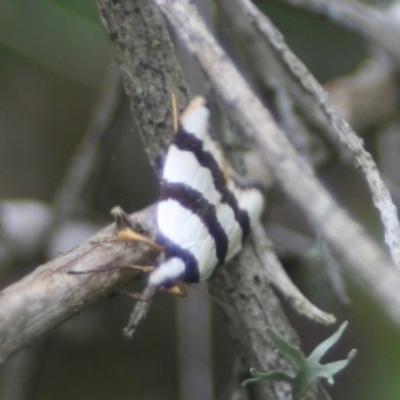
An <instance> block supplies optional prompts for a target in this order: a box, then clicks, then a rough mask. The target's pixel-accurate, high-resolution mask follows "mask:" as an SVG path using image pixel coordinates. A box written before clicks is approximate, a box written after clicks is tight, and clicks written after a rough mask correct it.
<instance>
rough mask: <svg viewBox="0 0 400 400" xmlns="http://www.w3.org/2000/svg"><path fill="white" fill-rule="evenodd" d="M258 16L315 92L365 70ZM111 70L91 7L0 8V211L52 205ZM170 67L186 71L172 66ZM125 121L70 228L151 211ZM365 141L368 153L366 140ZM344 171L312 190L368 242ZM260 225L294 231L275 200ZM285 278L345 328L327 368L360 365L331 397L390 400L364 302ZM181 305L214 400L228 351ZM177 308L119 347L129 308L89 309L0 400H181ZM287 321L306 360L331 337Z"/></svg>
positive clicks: (357, 46)
mask: <svg viewBox="0 0 400 400" xmlns="http://www.w3.org/2000/svg"><path fill="white" fill-rule="evenodd" d="M197 3H201V4H199V5H200V9H201V10H202V13H203V14H204V15H206V16H207V19H208V23H209V24H210V26H211V27H212V26H213V23H214V21H216V19H217V15H216V10H215V9H214V8H213V7H212V5H211V4H209V3H208V2H206V1H201V0H198V1H197ZM268 3H269V2H268V1H264V2H261V1H259V2H258V5H259V6H260V7H261V8H262V9H263V10H264V11H265V12H266V13H267V14H268V15H269V17H270V18H271V19H272V20H273V22H274V23H275V24H276V25H277V27H278V28H279V29H281V30H282V32H283V33H284V35H285V39H286V40H287V42H288V44H289V45H290V46H291V48H292V49H293V50H294V51H295V53H296V54H297V55H298V56H299V57H300V58H301V59H302V60H303V61H304V63H305V64H306V65H307V67H308V68H309V69H310V70H311V72H312V73H313V74H315V76H316V77H317V79H318V80H320V81H321V82H327V81H329V80H331V79H332V78H334V77H337V76H339V75H343V74H347V73H349V72H351V71H352V70H354V69H355V68H356V67H357V65H358V64H359V63H360V61H361V60H362V58H363V57H364V56H365V48H364V45H363V42H362V41H361V40H359V39H358V38H357V37H355V36H353V35H351V34H349V33H348V32H344V31H343V30H341V29H339V28H337V27H334V26H332V25H330V24H329V23H327V22H326V21H322V20H321V21H319V20H317V19H312V18H310V17H307V16H306V15H302V14H299V13H294V12H290V11H288V10H287V9H280V8H277V7H273V6H271V5H269V4H268ZM218 18H219V20H220V18H222V17H221V16H218ZM215 30H217V29H215ZM219 31H220V30H219ZM221 34H222V33H221ZM112 57H113V55H112V51H111V45H110V43H109V40H108V36H107V34H106V32H105V30H104V29H103V27H102V25H101V23H100V21H99V16H98V12H97V6H96V2H95V1H94V0H90V1H88V0H86V1H82V0H57V1H56V0H54V1H44V0H43V1H41V0H14V1H12V2H6V1H2V2H1V12H0V200H9V199H19V198H33V199H38V200H42V201H44V202H46V203H51V202H52V201H53V200H54V198H55V196H56V192H57V190H58V189H59V185H60V182H61V178H62V177H63V176H65V174H66V171H67V169H68V166H69V164H70V162H71V158H72V156H73V155H74V153H75V151H76V149H77V147H78V145H79V143H80V140H81V138H82V137H83V134H84V132H85V129H86V127H87V125H88V124H89V121H90V118H91V116H92V115H93V113H94V108H95V105H96V104H97V102H98V98H99V92H100V87H101V85H102V82H103V80H104V79H105V76H106V73H107V70H108V69H109V66H110V63H111V60H112ZM181 57H182V58H185V56H184V54H181ZM185 60H186V61H185V63H184V64H185V67H186V72H187V76H188V77H189V78H190V77H191V76H192V75H194V76H195V78H194V79H195V81H192V82H189V83H191V85H192V88H194V89H193V92H194V93H195V92H197V91H201V90H204V88H202V87H203V84H202V82H201V81H199V78H198V74H197V73H195V74H193V71H192V70H191V68H194V67H193V65H191V61H190V60H189V61H188V60H187V59H186V58H185ZM191 79H193V77H192V78H191ZM131 118H132V117H131V115H130V110H129V105H128V104H127V100H126V99H124V100H123V103H122V105H121V106H120V108H119V111H118V113H117V121H116V122H115V123H114V124H113V127H112V135H113V136H112V137H113V138H114V139H115V140H114V143H113V145H112V146H113V147H112V150H111V151H110V152H109V155H108V160H107V163H106V166H105V167H104V168H103V170H104V172H102V174H101V179H99V180H98V182H96V184H95V185H94V187H93V188H92V189H91V190H92V192H91V195H90V200H89V203H88V204H89V205H90V207H88V209H86V210H85V211H86V213H85V215H77V216H79V217H85V218H88V219H90V221H92V222H95V223H97V224H99V226H102V225H106V224H108V223H110V222H111V218H110V217H109V210H110V209H111V208H112V207H113V206H115V205H121V206H122V207H123V208H124V209H125V210H126V211H129V212H133V211H135V210H139V209H141V208H142V207H144V206H146V205H148V204H150V203H152V202H154V201H155V200H156V199H157V190H158V184H157V179H156V176H155V174H154V173H153V171H152V170H151V168H150V166H149V163H148V161H147V159H146V156H145V154H144V151H143V148H142V143H141V139H140V138H139V137H137V135H135V132H134V130H133V127H132V122H131ZM366 141H367V144H370V145H371V150H372V151H374V148H373V140H370V142H371V143H369V141H368V138H367V139H366ZM344 168H345V167H338V166H335V165H329V166H326V167H325V168H324V169H323V170H322V171H320V176H321V177H322V178H323V179H324V182H325V183H326V185H327V186H328V187H329V189H330V190H331V191H332V192H333V193H334V194H335V196H336V197H337V198H338V199H339V201H340V202H341V203H342V204H345V205H346V207H348V208H349V209H350V210H351V213H352V214H353V215H354V216H355V217H356V218H358V219H360V220H362V222H363V224H364V225H365V226H368V227H369V228H370V229H371V233H372V234H373V235H375V236H376V237H379V235H380V233H381V232H380V228H379V224H378V222H377V220H376V217H375V216H374V212H373V210H372V207H371V204H370V202H369V201H368V198H369V195H368V192H367V190H366V188H365V185H364V184H363V182H362V179H360V177H359V176H358V175H357V173H356V171H354V170H353V169H351V168H350V167H349V168H348V170H343V169H344ZM343 176H346V178H343ZM297 212H298V211H297ZM269 217H270V218H271V219H272V220H274V221H279V222H282V223H285V221H286V222H288V223H289V224H290V222H292V221H293V218H294V219H296V221H297V219H298V220H299V223H301V220H302V218H301V217H298V216H297V214H296V210H293V206H292V205H291V204H290V202H287V201H284V200H282V203H281V204H275V209H274V211H273V212H271V215H270V216H269ZM285 265H286V266H287V268H288V271H289V272H290V273H291V274H292V276H293V278H294V279H295V280H296V282H297V283H298V284H299V286H300V287H301V289H302V290H303V291H304V292H305V293H306V295H307V296H309V297H310V298H311V299H312V300H313V301H315V302H316V303H317V304H318V305H319V306H320V307H321V308H322V309H324V310H327V311H330V312H333V313H335V314H336V315H337V316H338V318H339V320H349V322H350V325H349V328H348V330H347V331H346V332H345V334H344V337H343V339H342V340H341V342H340V344H339V345H338V346H337V349H336V353H335V354H334V355H332V359H329V360H326V361H332V360H335V359H338V358H344V357H345V356H346V355H347V353H348V352H349V351H350V350H351V349H352V348H357V349H358V351H359V352H358V355H357V357H356V359H355V360H354V361H353V362H352V363H351V365H350V366H349V367H348V368H346V370H345V371H344V372H342V373H341V374H339V376H337V379H336V381H337V382H336V385H335V386H334V387H333V389H332V390H331V393H332V397H333V398H334V399H364V400H366V399H371V400H373V399H378V398H379V399H386V400H392V399H393V400H394V399H398V398H400V381H399V379H398V376H399V373H400V362H399V358H400V340H399V332H398V331H397V330H395V328H394V327H393V326H392V325H391V323H390V322H389V321H388V320H386V319H385V317H384V316H383V314H382V312H381V311H380V310H379V309H378V307H377V306H375V305H374V304H371V300H370V299H369V297H368V293H364V292H363V290H362V288H361V287H359V286H358V285H357V282H354V281H352V280H351V279H347V280H346V284H347V285H348V294H349V296H350V297H351V300H352V304H351V306H350V307H347V308H344V307H341V306H339V305H338V303H337V302H336V300H335V296H334V295H333V294H332V293H331V292H330V291H329V289H327V286H328V285H327V286H325V284H324V283H326V282H324V280H323V278H322V280H321V279H319V277H318V268H317V266H316V265H314V266H313V265H312V262H310V265H311V266H310V265H308V266H306V265H301V264H299V263H297V262H296V260H291V259H290V258H288V259H286V260H285ZM35 266H36V265H35V264H34V263H28V264H26V263H21V262H19V263H17V262H16V263H15V265H11V266H8V269H7V274H6V273H2V274H1V275H0V276H1V277H2V278H3V277H4V279H3V282H0V284H1V287H4V286H5V284H6V283H9V282H10V280H17V279H18V278H19V277H21V276H23V275H25V274H27V273H29V271H30V270H32V269H33V268H35ZM313 268H314V269H313ZM13 269H14V270H13ZM10 276H12V278H10ZM192 295H193V296H194V297H196V298H200V300H199V302H200V303H199V304H200V306H199V307H200V310H201V312H202V313H203V312H204V313H206V314H207V309H208V308H209V309H210V310H211V313H210V315H212V319H211V322H210V329H209V328H208V325H206V329H205V332H206V333H207V331H208V332H209V337H210V339H211V343H212V345H211V350H212V356H211V357H210V358H211V360H212V365H211V367H210V371H212V375H213V378H212V380H213V381H212V391H213V392H214V398H223V393H224V390H225V389H226V386H227V384H228V382H229V377H230V375H231V370H232V368H233V360H234V345H233V343H231V341H230V339H229V334H228V332H227V331H226V328H225V326H224V322H223V318H222V316H221V315H220V312H219V310H218V307H217V306H216V305H215V304H214V303H213V301H212V299H210V298H209V296H208V295H206V294H205V293H204V290H197V291H194V293H192ZM185 301H186V300H178V301H176V300H175V299H172V298H170V297H169V296H160V297H159V298H157V300H156V301H155V302H154V304H153V306H152V310H151V312H150V315H149V317H148V319H147V320H146V322H145V323H144V324H143V326H142V327H141V328H140V329H139V331H138V333H137V335H136V336H135V337H134V339H133V340H132V341H127V340H126V339H125V338H124V337H123V336H122V333H121V331H122V328H123V326H124V324H125V323H126V322H127V319H128V315H129V312H130V311H131V307H132V302H131V300H129V299H126V298H121V297H113V298H110V299H106V300H104V301H102V302H101V303H99V304H97V305H96V306H94V307H91V308H90V309H88V310H86V311H85V312H83V313H82V314H81V315H79V316H78V317H76V318H74V319H73V320H71V321H69V322H67V323H65V324H64V325H63V326H61V327H59V328H58V329H57V330H56V331H55V332H52V333H50V334H48V335H47V337H46V338H43V339H41V340H39V341H38V343H36V344H35V345H33V346H31V347H30V349H29V350H28V351H25V352H24V354H23V353H21V354H20V355H17V356H16V357H15V358H14V359H13V360H12V362H10V363H9V364H8V366H7V367H6V368H5V369H3V371H2V372H0V398H1V399H6V400H10V399H13V400H17V399H35V400H38V399H41V400H47V399H58V400H63V399H74V400H81V399H82V400H83V399H85V400H89V399H97V400H101V399H116V400H124V399H140V400H145V399H171V400H172V399H178V398H181V399H183V398H184V397H182V396H181V397H180V393H181V392H182V382H181V380H182V376H184V375H182V374H181V372H182V371H181V370H180V368H181V367H180V366H179V362H178V359H179V357H180V354H179V350H178V349H179V348H180V347H179V338H180V335H181V334H182V332H184V329H183V330H182V327H181V326H180V324H181V323H182V318H181V315H182V312H181V310H180V308H181V307H182V306H183V305H182V303H184V302H185ZM286 309H287V312H288V315H289V317H290V318H291V319H292V321H293V323H294V325H295V327H296V328H297V330H298V332H299V335H300V337H301V340H302V342H303V344H304V350H305V352H306V353H309V352H310V351H311V350H312V349H313V347H314V346H315V345H316V344H317V343H319V342H320V341H322V340H323V339H324V338H326V337H327V336H329V335H330V334H331V333H332V332H333V330H334V328H329V329H328V328H324V327H320V326H316V325H315V324H313V323H311V322H309V321H305V320H304V319H301V318H298V317H296V316H295V315H294V313H293V312H292V311H291V310H290V309H289V308H288V307H286ZM204 310H205V311H204ZM199 312H200V311H199ZM177 316H178V317H177ZM201 323H202V324H203V323H204V322H201ZM207 356H208V355H207ZM26 365H28V367H26ZM181 365H182V364H181ZM21 371H25V372H24V374H26V375H27V376H26V377H25V378H24V376H22V377H21V376H18V374H21ZM26 371H28V372H26ZM22 375H23V374H22ZM21 393H22V394H21ZM203 398H204V400H206V399H207V398H208V397H203Z"/></svg>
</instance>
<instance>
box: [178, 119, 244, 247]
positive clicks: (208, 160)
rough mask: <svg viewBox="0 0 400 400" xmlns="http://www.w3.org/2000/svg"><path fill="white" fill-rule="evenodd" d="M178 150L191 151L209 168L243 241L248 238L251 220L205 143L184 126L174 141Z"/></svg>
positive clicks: (203, 165) (199, 161)
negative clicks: (232, 214) (240, 231)
mask: <svg viewBox="0 0 400 400" xmlns="http://www.w3.org/2000/svg"><path fill="white" fill-rule="evenodd" d="M174 143H175V145H176V146H177V147H178V149H180V150H183V151H190V152H191V153H192V154H193V155H194V156H195V157H196V159H197V161H198V163H199V164H200V165H201V166H202V167H204V168H207V169H208V170H209V171H210V172H211V175H212V178H213V182H214V186H215V188H216V190H218V192H219V193H220V194H221V197H222V199H221V202H223V203H226V204H228V205H229V206H230V207H231V209H232V210H233V213H234V214H235V219H236V221H237V222H238V224H239V225H240V227H241V228H242V241H243V240H244V239H245V238H246V237H247V235H248V234H249V232H250V218H249V215H248V214H247V212H246V211H244V210H241V209H240V208H239V204H238V202H237V199H236V197H235V196H234V194H233V193H232V192H230V191H229V190H228V189H227V187H226V180H225V177H224V174H223V173H222V171H221V169H220V167H219V165H218V163H217V161H216V159H215V157H214V156H213V155H212V154H211V153H210V152H208V151H205V150H204V149H203V142H202V141H201V140H199V139H197V138H196V137H195V136H193V135H192V134H190V133H187V132H185V130H184V129H183V127H182V126H180V127H179V129H178V133H177V134H176V136H175V140H174Z"/></svg>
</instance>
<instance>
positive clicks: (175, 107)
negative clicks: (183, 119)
mask: <svg viewBox="0 0 400 400" xmlns="http://www.w3.org/2000/svg"><path fill="white" fill-rule="evenodd" d="M171 105H172V124H173V127H174V132H175V133H176V132H178V120H179V116H178V103H177V101H176V96H175V94H174V93H172V94H171Z"/></svg>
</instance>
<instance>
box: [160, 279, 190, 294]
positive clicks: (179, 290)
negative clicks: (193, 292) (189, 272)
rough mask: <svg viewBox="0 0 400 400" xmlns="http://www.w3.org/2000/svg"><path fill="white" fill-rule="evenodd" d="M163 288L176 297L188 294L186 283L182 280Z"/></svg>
mask: <svg viewBox="0 0 400 400" xmlns="http://www.w3.org/2000/svg"><path fill="white" fill-rule="evenodd" d="M162 290H164V291H166V292H167V293H169V294H171V295H172V296H176V297H186V295H187V290H186V287H185V284H184V283H182V282H180V283H177V284H176V285H175V286H172V287H170V288H162Z"/></svg>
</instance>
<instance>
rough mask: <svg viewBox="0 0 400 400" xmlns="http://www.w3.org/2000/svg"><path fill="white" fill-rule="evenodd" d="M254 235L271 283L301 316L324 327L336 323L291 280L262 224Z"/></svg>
mask: <svg viewBox="0 0 400 400" xmlns="http://www.w3.org/2000/svg"><path fill="white" fill-rule="evenodd" d="M252 233H253V234H252V239H253V242H254V244H255V249H256V253H257V255H258V257H259V259H260V262H261V265H262V266H263V268H264V271H265V272H266V274H267V276H268V277H269V278H270V280H271V283H272V284H273V285H275V286H276V287H277V289H278V290H279V291H280V292H281V293H282V295H283V296H284V297H285V298H286V299H287V300H288V301H289V303H290V304H291V305H292V307H293V308H294V309H295V310H296V311H297V312H298V313H299V314H300V315H304V316H306V317H307V318H310V319H311V320H314V321H316V322H318V323H321V324H324V325H330V324H333V323H335V322H336V318H335V316H334V315H332V314H328V313H326V312H324V311H322V310H320V309H319V308H318V307H316V306H315V305H314V304H312V303H310V301H309V300H307V299H306V298H305V297H304V295H303V294H302V293H301V292H300V290H299V289H298V288H297V287H296V286H295V285H294V284H293V282H292V281H291V280H290V278H289V277H288V275H287V274H286V271H285V270H284V268H283V266H282V264H281V263H280V261H279V259H278V257H277V256H276V254H275V252H274V251H272V243H271V242H270V240H269V239H268V236H267V234H266V232H265V230H264V228H263V226H262V225H261V224H256V226H255V227H254V228H253V232H252Z"/></svg>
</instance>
